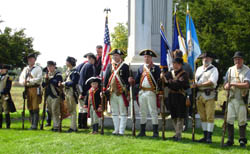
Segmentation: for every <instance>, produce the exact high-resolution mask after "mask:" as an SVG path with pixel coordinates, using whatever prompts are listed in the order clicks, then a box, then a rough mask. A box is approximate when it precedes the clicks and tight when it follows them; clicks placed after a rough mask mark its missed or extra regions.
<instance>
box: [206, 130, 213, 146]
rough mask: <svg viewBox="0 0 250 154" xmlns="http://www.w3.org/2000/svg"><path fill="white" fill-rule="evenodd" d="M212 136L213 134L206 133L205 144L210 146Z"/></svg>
mask: <svg viewBox="0 0 250 154" xmlns="http://www.w3.org/2000/svg"><path fill="white" fill-rule="evenodd" d="M212 135H213V132H207V140H206V142H207V143H209V144H211V143H212Z"/></svg>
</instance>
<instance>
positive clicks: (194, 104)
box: [192, 88, 197, 142]
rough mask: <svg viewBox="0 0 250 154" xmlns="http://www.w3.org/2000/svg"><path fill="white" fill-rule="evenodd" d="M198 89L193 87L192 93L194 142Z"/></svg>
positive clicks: (193, 138)
mask: <svg viewBox="0 0 250 154" xmlns="http://www.w3.org/2000/svg"><path fill="white" fill-rule="evenodd" d="M195 94H196V91H195V88H193V95H192V97H193V100H192V101H193V106H194V107H193V112H192V141H193V142H194V141H195V125H196V121H195V120H196V119H195V113H196V109H197V108H196V101H195V100H196V98H195V97H196V95H195Z"/></svg>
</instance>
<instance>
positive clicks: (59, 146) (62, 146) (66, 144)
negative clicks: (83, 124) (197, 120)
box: [0, 119, 250, 154]
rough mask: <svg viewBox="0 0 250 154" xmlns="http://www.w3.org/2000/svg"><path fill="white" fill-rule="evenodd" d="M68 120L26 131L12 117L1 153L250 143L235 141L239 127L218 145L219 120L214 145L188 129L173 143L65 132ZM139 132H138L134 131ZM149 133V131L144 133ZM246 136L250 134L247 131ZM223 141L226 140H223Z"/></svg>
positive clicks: (209, 148)
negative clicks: (59, 127) (54, 128)
mask: <svg viewBox="0 0 250 154" xmlns="http://www.w3.org/2000/svg"><path fill="white" fill-rule="evenodd" d="M69 122H70V121H69V120H68V119H67V120H64V122H63V132H62V133H54V132H51V131H50V128H47V127H46V128H45V130H43V131H41V130H37V131H29V130H27V128H28V127H29V126H30V125H29V124H28V122H27V123H25V127H26V129H25V130H22V129H21V121H20V120H17V119H15V120H14V122H13V123H12V125H11V129H10V130H7V129H5V128H4V129H0V136H1V137H0V147H1V148H0V153H1V154H12V153H13V154H14V153H15V154H28V153H35V154H39V153H58V154H59V153H60V154H64V153H65V154H76V153H119V154H120V153H124V154H128V153H175V154H176V153H192V154H193V153H197V154H201V153H206V154H210V153H211V154H212V153H213V154H220V153H234V154H236V153H237V154H241V153H242V154H245V153H250V151H249V150H250V146H248V147H247V148H245V149H242V148H240V147H239V144H238V139H239V138H238V128H236V134H235V135H236V138H235V143H236V145H235V146H234V147H231V148H221V147H220V140H221V134H222V132H221V125H222V120H218V119H217V120H216V126H215V133H214V136H213V141H214V143H213V144H201V143H195V142H192V141H191V135H192V134H191V130H188V131H187V132H185V133H184V134H183V140H182V141H180V142H175V141H172V140H166V141H163V140H161V138H159V139H152V138H151V137H144V138H135V137H132V136H131V131H130V130H127V131H126V133H125V134H126V135H125V136H113V135H112V134H111V132H112V130H111V129H105V134H104V135H100V134H97V135H92V134H89V133H90V131H91V130H80V131H79V132H78V133H71V134H68V133H66V130H67V129H68V126H69ZM137 133H138V131H137ZM201 133H202V132H201V130H197V134H196V139H199V138H201V137H202V134H201ZM147 135H148V136H152V132H147ZM171 136H173V132H172V131H167V132H166V137H171ZM248 138H250V135H249V133H248ZM225 141H226V140H225Z"/></svg>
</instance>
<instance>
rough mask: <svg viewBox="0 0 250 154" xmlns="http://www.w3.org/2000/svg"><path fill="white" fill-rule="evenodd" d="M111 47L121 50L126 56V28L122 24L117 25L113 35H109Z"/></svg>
mask: <svg viewBox="0 0 250 154" xmlns="http://www.w3.org/2000/svg"><path fill="white" fill-rule="evenodd" d="M111 38H112V39H111V46H112V48H113V49H114V48H117V49H120V50H123V51H124V53H125V55H127V48H128V28H127V26H125V25H124V24H123V23H118V24H117V26H116V27H115V28H114V33H111Z"/></svg>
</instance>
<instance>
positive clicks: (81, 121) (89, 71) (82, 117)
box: [78, 53, 96, 129]
mask: <svg viewBox="0 0 250 154" xmlns="http://www.w3.org/2000/svg"><path fill="white" fill-rule="evenodd" d="M84 58H87V59H88V61H87V62H86V63H85V64H84V65H83V67H82V68H81V71H80V79H79V82H78V86H79V91H80V93H81V94H80V97H79V116H78V128H79V129H87V128H88V125H87V120H88V118H87V111H86V109H85V108H84V107H83V106H84V98H85V96H86V95H87V92H88V90H89V88H90V85H89V84H87V85H86V84H85V83H86V81H87V80H88V79H89V78H91V77H93V76H96V69H95V62H96V56H95V55H94V54H93V53H87V54H86V55H84Z"/></svg>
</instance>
